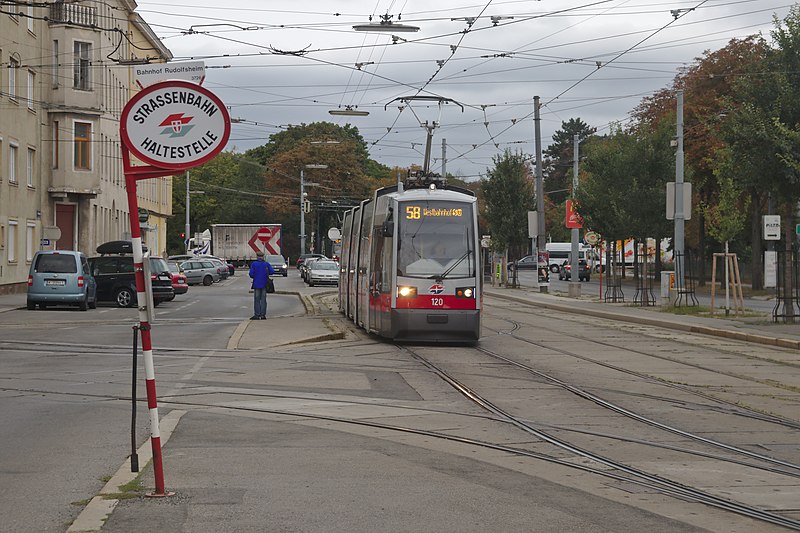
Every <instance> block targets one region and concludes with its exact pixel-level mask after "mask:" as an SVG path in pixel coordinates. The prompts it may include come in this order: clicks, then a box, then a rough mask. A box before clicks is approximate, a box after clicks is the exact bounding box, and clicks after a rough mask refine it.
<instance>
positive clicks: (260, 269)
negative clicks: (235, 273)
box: [250, 252, 275, 320]
mask: <svg viewBox="0 0 800 533" xmlns="http://www.w3.org/2000/svg"><path fill="white" fill-rule="evenodd" d="M256 257H257V259H256V260H255V261H254V262H253V263H251V264H250V277H251V278H253V316H251V317H250V320H266V319H267V281H268V280H269V275H270V274H274V273H275V269H274V268H272V265H270V264H269V263H268V262H266V261H264V252H256Z"/></svg>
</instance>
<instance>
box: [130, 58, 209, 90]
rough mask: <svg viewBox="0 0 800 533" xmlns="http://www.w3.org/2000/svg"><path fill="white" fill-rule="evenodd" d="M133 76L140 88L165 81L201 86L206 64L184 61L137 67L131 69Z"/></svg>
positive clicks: (204, 76)
mask: <svg viewBox="0 0 800 533" xmlns="http://www.w3.org/2000/svg"><path fill="white" fill-rule="evenodd" d="M133 75H134V79H135V80H136V83H137V84H139V87H142V88H144V87H147V86H148V85H153V84H154V83H157V82H159V81H166V80H186V81H190V82H192V83H196V84H198V85H202V84H203V80H205V78H206V64H205V62H204V61H184V62H181V63H151V64H148V65H137V66H135V67H134V68H133Z"/></svg>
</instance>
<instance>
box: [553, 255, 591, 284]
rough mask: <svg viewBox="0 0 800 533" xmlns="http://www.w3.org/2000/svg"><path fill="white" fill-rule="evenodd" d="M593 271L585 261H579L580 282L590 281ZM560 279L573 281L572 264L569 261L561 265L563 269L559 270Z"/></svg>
mask: <svg viewBox="0 0 800 533" xmlns="http://www.w3.org/2000/svg"><path fill="white" fill-rule="evenodd" d="M591 272H592V269H591V268H590V267H589V265H587V264H586V260H585V259H579V260H578V280H580V281H589V278H590V277H591ZM558 279H560V280H565V279H566V280H570V281H572V264H570V263H569V262H568V261H564V262H563V263H561V268H560V269H559V270H558Z"/></svg>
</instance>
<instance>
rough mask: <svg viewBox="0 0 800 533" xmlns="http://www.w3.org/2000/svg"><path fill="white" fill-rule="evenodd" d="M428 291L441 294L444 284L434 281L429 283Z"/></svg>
mask: <svg viewBox="0 0 800 533" xmlns="http://www.w3.org/2000/svg"><path fill="white" fill-rule="evenodd" d="M428 292H429V293H431V294H442V293H443V292H444V285H440V284H438V283H434V284H433V285H431V288H430V289H428Z"/></svg>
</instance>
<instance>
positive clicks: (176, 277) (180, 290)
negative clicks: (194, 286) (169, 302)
mask: <svg viewBox="0 0 800 533" xmlns="http://www.w3.org/2000/svg"><path fill="white" fill-rule="evenodd" d="M167 266H168V267H169V272H170V274H172V290H173V291H175V294H176V295H178V294H186V292H187V291H188V290H189V282H188V280H187V279H186V274H184V273H183V270H182V269H181V266H180V265H179V264H178V262H177V261H167Z"/></svg>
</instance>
